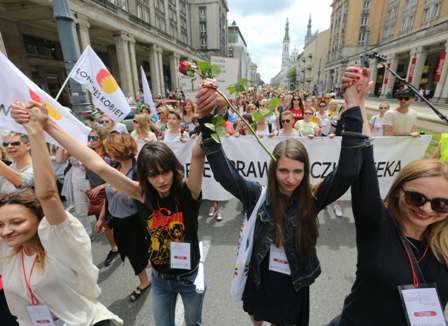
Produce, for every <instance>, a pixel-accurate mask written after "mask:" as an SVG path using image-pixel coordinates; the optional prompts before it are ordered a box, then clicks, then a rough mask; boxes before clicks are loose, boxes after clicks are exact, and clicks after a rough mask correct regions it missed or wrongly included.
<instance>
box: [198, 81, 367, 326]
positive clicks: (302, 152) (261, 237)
mask: <svg viewBox="0 0 448 326" xmlns="http://www.w3.org/2000/svg"><path fill="white" fill-rule="evenodd" d="M215 99H216V94H215V93H214V90H213V88H211V87H207V86H204V88H203V89H202V90H200V91H199V93H198V111H199V114H200V115H201V116H202V119H200V124H201V132H202V137H203V146H204V151H205V153H206V156H207V159H208V162H209V164H210V166H211V168H212V171H213V174H214V177H215V179H216V180H217V181H218V182H219V183H220V184H221V185H222V186H223V187H224V188H225V189H226V190H227V191H229V192H230V193H232V194H233V195H234V196H235V197H236V198H238V199H239V200H241V201H242V203H243V205H244V209H245V211H247V212H251V211H252V210H253V209H254V206H255V204H256V202H257V200H258V198H259V196H260V193H261V185H260V184H259V183H257V182H251V181H247V180H245V179H244V178H243V177H242V176H241V175H240V174H239V173H238V171H237V170H236V169H235V167H234V166H233V165H232V164H231V163H230V161H229V160H228V159H227V157H226V155H225V153H224V151H223V148H222V146H221V144H219V143H216V142H214V141H213V140H212V138H211V135H210V130H209V129H208V128H206V127H205V124H206V123H207V122H210V121H211V116H210V115H209V112H210V110H211V109H212V108H213V106H214V105H215V104H217V102H218V101H217V100H215ZM346 100H347V105H348V107H349V109H348V110H347V111H346V112H345V113H344V114H343V115H342V119H344V126H345V131H346V132H347V133H346V134H345V135H344V136H343V138H342V148H341V159H340V161H339V165H338V168H337V169H336V171H335V172H334V173H332V174H331V175H329V176H328V177H326V178H325V179H324V180H322V182H321V183H320V184H319V185H318V186H317V187H315V189H313V187H312V186H311V184H310V172H309V170H310V164H309V159H308V154H307V151H306V149H305V147H304V146H303V145H302V144H301V143H300V142H299V141H298V140H296V139H287V140H285V141H282V142H280V143H279V144H278V145H277V146H276V147H275V149H274V151H273V154H274V156H275V157H276V160H275V161H271V162H270V165H269V170H268V186H267V195H266V199H265V200H264V202H263V204H262V205H261V208H260V209H259V210H258V212H257V220H256V225H255V232H254V247H253V252H252V256H251V261H250V265H249V274H248V279H247V282H246V285H245V289H244V293H243V308H244V310H245V311H246V312H247V313H248V314H249V315H250V316H251V319H252V321H253V323H254V325H261V324H262V322H263V321H268V322H271V323H272V324H275V325H277V326H280V325H291V324H294V325H308V324H309V286H310V285H311V284H312V283H313V282H314V280H315V279H316V278H317V277H318V276H319V274H320V265H319V260H318V258H317V255H316V241H317V237H318V219H317V214H318V212H319V211H320V210H321V209H323V208H324V207H325V206H326V205H328V204H330V203H331V202H333V201H335V200H336V199H337V198H339V197H340V196H341V195H342V194H344V192H345V191H346V190H347V189H348V187H349V184H350V183H351V182H352V178H353V177H354V176H356V175H357V174H358V171H357V170H358V162H359V159H360V157H361V154H362V148H363V146H367V144H366V138H365V137H363V136H362V134H361V131H362V128H363V120H364V119H363V117H362V113H361V110H360V108H359V106H360V105H361V102H360V103H356V102H355V101H352V99H350V98H346ZM365 121H366V120H365Z"/></svg>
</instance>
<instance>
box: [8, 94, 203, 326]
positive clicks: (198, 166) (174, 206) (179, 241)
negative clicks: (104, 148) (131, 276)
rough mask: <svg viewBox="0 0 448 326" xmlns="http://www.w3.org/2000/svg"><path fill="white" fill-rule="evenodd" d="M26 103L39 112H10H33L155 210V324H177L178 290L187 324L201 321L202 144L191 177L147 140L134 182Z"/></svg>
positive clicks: (19, 117) (25, 113)
mask: <svg viewBox="0 0 448 326" xmlns="http://www.w3.org/2000/svg"><path fill="white" fill-rule="evenodd" d="M28 106H30V107H35V106H37V107H38V108H39V109H40V110H35V109H33V110H31V111H30V109H29V108H27V107H25V106H24V105H14V106H13V109H12V116H13V117H14V119H16V121H17V122H19V123H26V122H28V121H29V119H30V116H33V119H38V120H39V121H40V122H41V124H42V126H43V127H45V131H46V132H47V133H48V134H49V135H51V136H52V137H53V138H54V139H56V140H57V141H58V143H59V144H61V145H62V146H63V147H64V148H66V149H67V150H68V151H69V152H70V153H71V154H72V155H73V156H75V157H76V158H77V159H79V160H80V161H81V162H83V163H84V164H85V165H86V166H87V167H88V168H89V169H91V170H92V171H94V172H95V173H96V174H98V175H99V176H100V177H101V178H103V179H104V180H105V181H106V182H108V183H109V184H110V185H111V186H112V187H114V188H115V189H116V190H117V191H119V192H122V193H125V194H127V195H128V196H130V197H132V198H134V199H136V200H137V201H139V202H140V203H142V204H143V205H144V206H145V207H146V208H148V210H149V211H151V212H152V213H151V214H150V216H148V218H147V221H146V225H147V231H148V237H149V241H150V246H149V260H150V262H151V266H152V275H151V280H152V290H151V295H152V303H153V315H154V319H155V324H156V325H157V326H165V325H173V324H174V317H175V316H174V313H175V306H176V299H177V296H178V295H179V294H180V296H181V297H182V300H183V302H184V308H185V319H186V323H187V325H200V324H201V323H202V302H203V298H204V292H203V291H196V285H195V284H194V281H195V279H196V276H197V274H198V268H199V259H200V255H199V240H198V215H199V206H200V203H201V186H202V176H203V169H204V160H205V158H204V153H203V152H202V150H201V148H200V146H199V144H198V143H197V144H195V145H194V146H193V150H192V154H191V162H190V169H189V174H188V177H187V178H184V169H183V166H182V164H181V163H180V162H179V161H178V160H177V158H176V156H175V155H174V153H173V152H172V150H171V149H170V148H169V147H168V146H167V145H166V144H164V143H162V142H156V143H151V144H146V145H145V146H143V148H142V150H141V151H140V153H139V156H138V159H137V179H138V181H133V180H131V179H130V178H128V177H127V176H125V175H124V174H123V173H120V172H119V171H117V170H115V169H114V168H112V167H111V166H109V165H108V164H107V163H106V162H104V160H103V159H101V157H100V156H98V155H97V154H96V153H95V152H94V151H93V150H91V149H89V148H88V147H87V146H84V145H83V144H81V143H79V142H78V141H77V140H76V139H74V138H73V137H72V136H71V135H69V134H67V133H66V132H65V131H64V130H63V129H62V128H60V127H59V126H58V125H57V124H56V123H55V122H54V121H52V120H51V119H48V114H47V113H46V111H47V110H46V108H45V105H44V104H40V103H36V102H30V103H29V104H28ZM179 253H181V254H179ZM181 256H183V257H185V258H186V259H183V257H181Z"/></svg>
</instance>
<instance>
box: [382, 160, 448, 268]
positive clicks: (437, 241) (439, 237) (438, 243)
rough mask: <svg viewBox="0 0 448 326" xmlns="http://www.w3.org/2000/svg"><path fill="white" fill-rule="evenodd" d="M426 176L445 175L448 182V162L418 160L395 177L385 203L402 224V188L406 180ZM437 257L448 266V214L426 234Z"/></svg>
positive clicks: (393, 216) (391, 213) (395, 218)
mask: <svg viewBox="0 0 448 326" xmlns="http://www.w3.org/2000/svg"><path fill="white" fill-rule="evenodd" d="M424 177H444V178H445V180H446V181H447V182H448V163H446V162H442V161H441V160H429V159H428V160H417V161H414V162H411V163H409V164H408V165H406V166H405V167H404V168H403V170H402V171H401V172H400V174H399V175H398V176H397V178H396V179H395V181H394V183H393V184H392V186H391V188H390V189H389V192H388V194H387V196H386V198H385V199H384V204H385V206H386V209H387V211H388V212H389V213H390V215H391V216H392V218H393V219H394V220H395V221H396V222H397V223H398V224H400V220H401V218H402V217H401V212H400V208H399V198H400V197H399V195H400V189H401V187H402V186H403V184H405V183H406V182H409V181H412V180H415V179H419V178H424ZM424 236H425V238H426V240H427V241H428V243H429V245H430V246H431V250H432V252H433V253H434V255H435V256H436V257H437V259H438V260H439V261H441V262H443V263H444V264H445V265H446V266H448V214H447V216H446V217H445V218H444V219H443V220H441V221H438V222H435V223H433V224H431V225H430V227H428V229H427V230H426V232H425V234H424Z"/></svg>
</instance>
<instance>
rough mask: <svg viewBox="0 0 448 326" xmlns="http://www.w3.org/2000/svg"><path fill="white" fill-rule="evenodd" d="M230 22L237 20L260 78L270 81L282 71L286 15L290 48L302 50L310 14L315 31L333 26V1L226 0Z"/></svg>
mask: <svg viewBox="0 0 448 326" xmlns="http://www.w3.org/2000/svg"><path fill="white" fill-rule="evenodd" d="M227 2H228V5H229V13H228V15H227V19H228V23H229V25H230V24H232V22H233V21H236V23H237V25H238V26H239V28H240V30H241V32H242V34H243V36H244V39H245V40H246V43H247V46H248V50H249V53H250V56H251V58H252V61H253V62H255V63H256V64H257V65H258V72H260V74H261V78H262V79H263V80H264V81H265V82H267V83H269V82H270V80H271V78H272V77H274V76H275V75H276V74H277V73H278V72H279V71H280V66H281V57H282V41H283V36H284V34H285V23H286V18H289V36H290V39H291V45H290V48H291V51H292V50H293V49H294V48H297V49H299V50H302V49H303V43H304V39H305V34H306V25H307V24H308V17H309V15H310V14H311V16H312V31H313V33H314V32H315V31H316V30H319V31H323V30H325V29H327V28H329V27H330V15H331V7H330V5H331V2H332V0H307V1H303V0H227Z"/></svg>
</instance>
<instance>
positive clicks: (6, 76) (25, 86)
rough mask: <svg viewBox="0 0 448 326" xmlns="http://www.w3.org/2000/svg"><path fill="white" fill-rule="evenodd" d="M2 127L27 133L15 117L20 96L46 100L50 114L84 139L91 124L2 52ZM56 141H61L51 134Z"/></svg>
mask: <svg viewBox="0 0 448 326" xmlns="http://www.w3.org/2000/svg"><path fill="white" fill-rule="evenodd" d="M0 85H1V92H0V129H5V130H10V131H15V132H20V133H26V131H25V129H24V128H23V127H22V126H21V125H19V124H17V123H16V122H15V121H14V119H13V118H11V115H10V114H11V105H12V104H13V103H14V102H15V101H16V100H19V101H21V102H28V101H30V100H34V101H37V102H40V103H45V105H46V106H47V109H48V115H49V116H50V118H51V119H53V120H54V121H55V122H56V123H57V124H58V125H59V126H61V127H62V128H63V129H64V130H65V131H66V132H68V133H70V134H71V135H72V136H73V137H75V138H76V139H78V140H79V141H80V142H82V143H84V144H86V143H87V135H88V134H89V130H90V128H88V127H86V126H85V125H84V124H83V123H82V122H81V121H79V120H78V119H77V118H76V117H75V116H74V115H72V114H71V112H70V110H69V109H67V108H65V107H63V106H62V105H61V104H59V103H58V102H57V101H56V100H55V99H54V98H52V97H51V96H50V95H48V94H47V93H45V92H44V91H43V90H42V89H40V88H39V86H37V85H36V84H35V83H34V82H32V81H31V80H30V79H29V78H28V77H27V76H25V75H24V74H23V73H22V72H21V71H20V70H19V69H18V68H17V67H16V66H14V64H13V63H12V62H11V61H9V60H8V58H7V57H6V56H5V55H4V54H3V53H1V52H0ZM47 140H48V141H50V142H51V143H53V144H57V142H56V141H55V140H53V139H51V138H49V137H48V136H47Z"/></svg>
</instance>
